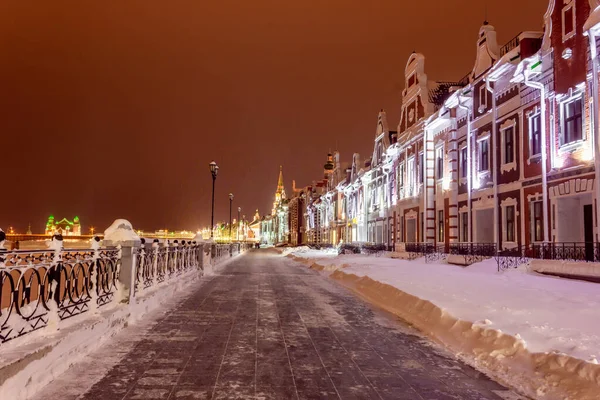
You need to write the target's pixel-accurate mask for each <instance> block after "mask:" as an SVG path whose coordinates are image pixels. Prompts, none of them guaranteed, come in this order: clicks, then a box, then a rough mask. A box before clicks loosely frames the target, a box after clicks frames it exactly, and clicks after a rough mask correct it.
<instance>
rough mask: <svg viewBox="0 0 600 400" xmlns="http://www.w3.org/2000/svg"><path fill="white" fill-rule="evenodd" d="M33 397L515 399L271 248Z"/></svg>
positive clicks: (227, 269) (122, 337)
mask: <svg viewBox="0 0 600 400" xmlns="http://www.w3.org/2000/svg"><path fill="white" fill-rule="evenodd" d="M39 398H40V399H61V400H71V399H85V400H112V399H119V400H121V399H123V400H124V399H148V400H150V399H278V400H280V399H329V398H331V399H339V398H341V399H407V400H422V399H431V400H444V399H461V400H484V399H490V400H500V399H517V398H518V397H516V396H514V394H512V393H511V392H509V391H508V390H506V389H504V388H503V387H501V386H500V385H498V384H496V383H494V382H492V381H490V380H489V379H487V378H486V377H484V376H482V375H481V374H479V373H478V372H476V371H474V370H473V369H472V368H469V367H468V366H465V365H464V364H462V363H460V362H459V361H457V360H455V359H454V358H452V357H451V356H449V355H447V354H445V353H444V352H443V351H440V350H439V349H437V348H436V347H435V346H433V345H430V344H428V343H427V341H425V340H423V339H421V338H419V337H418V336H416V335H414V334H412V333H411V331H410V329H408V328H406V327H404V326H403V325H402V324H401V323H399V322H397V321H394V320H393V319H392V318H391V317H390V316H388V315H387V314H383V313H380V312H378V311H374V310H373V309H372V308H371V307H370V306H368V305H367V304H365V303H364V302H363V301H361V300H359V299H357V298H356V297H355V296H353V295H352V294H350V293H349V292H348V291H347V290H345V289H343V288H341V287H338V286H337V285H335V284H334V283H332V282H330V281H328V280H327V279H325V278H323V277H322V276H320V275H319V274H317V273H315V272H313V271H311V270H308V269H306V268H304V267H301V266H300V264H296V263H294V262H292V261H291V260H289V259H287V258H283V257H281V256H278V255H276V254H274V252H273V251H268V250H258V251H252V252H249V253H247V254H246V255H244V256H241V257H239V258H238V259H236V260H234V261H233V262H231V263H230V264H229V265H227V266H226V267H224V268H223V270H222V272H221V273H220V274H219V275H216V276H213V277H209V278H206V279H205V280H204V282H203V283H202V284H201V286H200V287H199V288H198V290H197V291H196V292H195V293H193V294H191V295H190V296H189V297H188V298H186V299H185V300H184V301H183V302H181V303H180V304H179V305H178V306H177V307H176V308H175V309H174V310H171V311H170V312H168V313H167V314H165V316H164V317H162V318H159V319H158V320H156V321H155V322H154V323H152V324H151V323H147V324H146V325H143V324H142V325H139V326H134V327H131V328H128V329H126V330H125V331H123V332H122V333H121V334H119V335H118V336H117V337H115V338H113V339H111V342H110V344H109V345H108V346H105V348H103V349H102V350H101V351H97V352H95V353H94V354H93V357H90V358H89V359H88V360H86V361H85V362H84V363H83V364H79V365H76V366H75V367H74V368H71V369H70V370H69V371H68V372H67V373H65V374H64V375H63V376H61V377H60V378H59V379H57V380H56V381H55V382H53V383H51V384H50V385H49V386H48V387H46V388H45V389H43V390H42V391H41V393H40V396H39Z"/></svg>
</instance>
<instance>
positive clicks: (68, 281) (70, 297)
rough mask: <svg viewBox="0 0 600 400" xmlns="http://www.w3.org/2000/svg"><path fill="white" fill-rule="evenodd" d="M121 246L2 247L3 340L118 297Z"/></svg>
mask: <svg viewBox="0 0 600 400" xmlns="http://www.w3.org/2000/svg"><path fill="white" fill-rule="evenodd" d="M120 267H121V250H120V248H118V247H111V248H101V247H99V246H96V248H92V249H86V250H81V249H77V250H69V249H60V248H59V249H57V250H40V251H25V250H20V251H9V252H4V253H0V343H4V342H7V341H9V340H11V339H14V338H17V337H19V336H23V335H26V334H28V333H30V332H33V331H36V330H38V329H41V328H44V327H47V326H49V325H50V326H55V325H56V324H58V323H59V321H62V320H65V319H67V318H70V317H73V316H76V315H79V314H82V313H85V312H88V311H95V310H96V309H97V308H99V307H103V306H105V305H107V304H110V303H111V302H113V301H115V300H116V293H117V284H118V281H119V273H120Z"/></svg>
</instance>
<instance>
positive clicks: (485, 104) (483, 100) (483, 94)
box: [478, 84, 488, 113]
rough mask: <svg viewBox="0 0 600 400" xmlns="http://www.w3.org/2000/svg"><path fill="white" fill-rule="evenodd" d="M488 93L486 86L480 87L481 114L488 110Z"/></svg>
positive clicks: (479, 109)
mask: <svg viewBox="0 0 600 400" xmlns="http://www.w3.org/2000/svg"><path fill="white" fill-rule="evenodd" d="M487 93H488V90H487V87H486V86H485V84H482V85H481V86H480V87H479V108H478V111H479V113H483V112H484V111H485V110H487V108H488V101H487Z"/></svg>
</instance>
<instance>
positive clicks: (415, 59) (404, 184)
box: [292, 0, 600, 254]
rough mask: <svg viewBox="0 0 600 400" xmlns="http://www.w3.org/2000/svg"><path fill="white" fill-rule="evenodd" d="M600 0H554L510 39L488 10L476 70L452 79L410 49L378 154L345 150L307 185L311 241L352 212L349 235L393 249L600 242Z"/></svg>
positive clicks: (329, 238) (335, 235) (325, 236)
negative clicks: (539, 20) (538, 25)
mask: <svg viewBox="0 0 600 400" xmlns="http://www.w3.org/2000/svg"><path fill="white" fill-rule="evenodd" d="M599 3H600V1H599V0H552V1H550V2H549V5H548V10H547V12H546V14H545V17H544V29H543V30H542V31H541V32H523V33H520V34H519V35H518V36H516V37H514V38H513V39H511V40H510V41H509V42H508V43H505V44H503V45H499V44H498V43H497V40H496V31H495V29H494V27H493V26H492V25H490V24H488V23H487V22H485V23H484V24H483V25H482V26H481V28H480V30H479V32H478V34H477V39H476V45H477V47H476V48H477V50H476V53H475V57H474V58H475V59H474V64H473V67H472V69H471V71H469V72H468V73H467V75H466V76H465V77H463V78H460V79H457V80H456V81H453V82H439V81H433V80H431V79H429V77H428V76H427V74H426V68H425V56H424V55H422V54H418V53H413V54H411V55H410V57H409V59H408V62H407V64H406V66H405V68H404V77H403V79H404V81H405V89H404V90H403V93H402V105H401V110H400V120H399V123H398V125H397V129H396V130H395V131H394V130H390V129H389V128H388V122H387V115H386V113H385V112H384V111H383V110H382V111H381V112H380V113H379V115H378V123H377V130H376V134H375V141H374V148H373V153H372V156H371V157H370V158H369V159H367V160H365V161H364V162H363V161H362V160H361V159H360V157H359V155H358V154H354V156H353V157H352V163H351V166H350V168H348V169H346V170H343V169H341V168H340V171H344V172H343V173H341V174H339V176H338V175H335V176H334V175H332V174H331V171H332V170H333V168H336V166H335V165H336V163H337V164H339V160H338V157H339V156H336V157H333V159H330V160H328V164H326V167H325V170H326V171H325V179H324V180H322V181H317V182H314V183H313V185H312V186H311V187H309V188H306V189H305V190H304V191H303V192H302V196H303V201H304V204H303V205H302V206H303V207H305V208H306V210H305V213H304V214H305V215H304V217H305V224H304V226H305V231H306V235H307V242H308V243H335V242H337V241H339V240H340V239H342V235H341V234H340V231H339V230H338V228H339V226H340V225H342V224H343V226H344V227H345V229H343V231H345V234H344V235H345V241H348V242H372V243H379V244H385V245H387V246H388V247H389V248H393V247H394V246H396V245H398V244H406V243H413V242H427V243H432V244H436V245H438V246H439V247H442V248H443V249H444V251H446V252H448V251H449V250H450V248H451V247H452V246H453V245H454V244H459V243H482V244H492V245H493V246H495V248H496V249H498V250H505V249H514V248H520V247H527V246H531V245H534V244H536V243H549V242H556V243H571V244H577V243H579V244H581V245H582V246H585V251H586V254H587V252H588V247H589V251H590V252H593V251H594V248H595V247H594V246H596V247H597V245H594V243H595V242H598V241H599V240H600V238H599V236H600V230H599V228H598V223H597V220H598V211H597V203H598V199H600V186H599V185H598V174H599V172H600V138H599V137H598V127H599V126H600V121H599V120H598V119H599V118H598V114H599V110H598V104H599V101H598V97H599V89H598V86H599V85H598V79H599V78H598V68H599V59H598V54H599V52H598V49H599V48H600V46H599V45H598V42H599V41H598V40H597V38H598V37H599V36H600V4H599ZM329 161H331V164H330V162H329ZM297 214H298V212H297V211H295V212H294V215H297ZM294 218H299V217H294ZM294 224H295V222H292V226H296V225H294ZM293 235H296V236H297V234H296V233H293ZM294 242H296V240H294Z"/></svg>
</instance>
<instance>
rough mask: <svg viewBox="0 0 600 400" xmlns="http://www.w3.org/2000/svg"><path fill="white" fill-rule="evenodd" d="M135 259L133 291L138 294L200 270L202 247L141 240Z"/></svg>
mask: <svg viewBox="0 0 600 400" xmlns="http://www.w3.org/2000/svg"><path fill="white" fill-rule="evenodd" d="M217 246H220V245H217ZM136 257H137V260H136V285H135V291H136V292H139V291H142V290H145V289H147V288H149V287H152V286H155V285H157V284H158V283H162V282H164V281H165V280H167V279H168V278H173V277H176V276H179V275H181V274H183V273H185V272H187V271H191V270H196V269H199V268H201V265H202V262H201V257H202V246H201V245H199V244H197V243H196V242H192V241H185V240H183V241H181V242H179V241H178V240H175V241H173V243H169V242H166V243H163V244H161V243H159V241H158V239H155V240H154V242H153V243H152V244H147V243H145V240H144V239H142V245H141V247H140V248H139V249H138V250H137V255H136Z"/></svg>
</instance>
